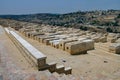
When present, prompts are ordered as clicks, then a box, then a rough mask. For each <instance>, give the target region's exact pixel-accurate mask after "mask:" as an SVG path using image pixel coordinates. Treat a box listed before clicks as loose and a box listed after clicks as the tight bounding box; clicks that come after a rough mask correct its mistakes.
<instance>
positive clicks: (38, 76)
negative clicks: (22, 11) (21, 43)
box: [0, 27, 120, 80]
mask: <svg viewBox="0 0 120 80" xmlns="http://www.w3.org/2000/svg"><path fill="white" fill-rule="evenodd" d="M21 36H22V35H21ZM22 37H24V36H22ZM24 38H25V37H24ZM25 39H26V40H27V41H28V42H29V43H31V44H32V45H33V46H35V47H36V48H37V49H38V50H40V51H42V52H43V53H44V54H45V55H47V62H52V61H56V62H57V63H58V64H64V65H65V66H71V67H72V69H73V70H72V75H67V76H66V75H64V74H61V75H58V74H57V73H53V74H51V73H50V72H49V71H47V70H46V71H39V72H38V71H37V70H36V68H35V67H34V66H32V65H31V64H29V63H28V62H27V60H26V59H25V57H23V55H22V54H21V53H20V51H19V50H18V49H17V48H16V46H15V45H14V44H13V42H12V41H11V40H10V39H9V37H8V36H7V35H6V34H5V32H4V30H3V28H2V27H0V79H2V78H3V80H119V79H120V55H115V54H112V53H109V52H108V51H107V50H108V49H107V47H106V46H108V45H109V43H104V44H101V43H97V44H95V47H96V48H95V50H92V51H89V52H88V54H85V55H75V56H71V55H70V54H69V53H67V52H65V51H62V50H59V49H55V48H52V47H50V46H45V45H43V44H40V43H39V42H37V41H35V40H32V39H28V38H25Z"/></svg>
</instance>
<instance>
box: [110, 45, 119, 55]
mask: <svg viewBox="0 0 120 80" xmlns="http://www.w3.org/2000/svg"><path fill="white" fill-rule="evenodd" d="M109 51H110V52H112V53H115V54H120V43H113V44H112V45H110V46H109Z"/></svg>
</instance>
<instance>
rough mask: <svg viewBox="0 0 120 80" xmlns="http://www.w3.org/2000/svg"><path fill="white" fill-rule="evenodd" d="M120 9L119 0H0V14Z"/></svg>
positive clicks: (62, 12)
mask: <svg viewBox="0 0 120 80" xmlns="http://www.w3.org/2000/svg"><path fill="white" fill-rule="evenodd" d="M107 9H116V10H120V0H0V14H33V13H61V14H64V13H69V12H75V11H91V10H107Z"/></svg>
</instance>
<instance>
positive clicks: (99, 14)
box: [0, 10, 120, 27]
mask: <svg viewBox="0 0 120 80" xmlns="http://www.w3.org/2000/svg"><path fill="white" fill-rule="evenodd" d="M119 16H120V10H107V11H104V10H99V11H85V12H82V11H77V12H73V13H68V14H49V13H40V14H28V15H0V18H4V19H13V20H18V21H26V22H32V23H39V24H49V25H57V26H65V27H77V25H80V24H85V25H95V26H120V17H119Z"/></svg>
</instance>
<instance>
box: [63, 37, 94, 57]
mask: <svg viewBox="0 0 120 80" xmlns="http://www.w3.org/2000/svg"><path fill="white" fill-rule="evenodd" d="M92 49H94V41H93V40H91V39H88V40H83V41H76V42H71V43H66V44H65V51H67V52H69V53H70V54H72V55H74V54H84V53H87V51H88V50H92Z"/></svg>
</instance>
